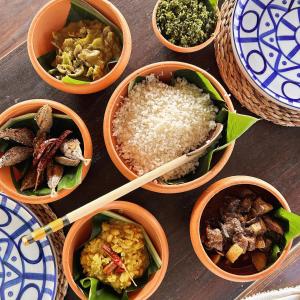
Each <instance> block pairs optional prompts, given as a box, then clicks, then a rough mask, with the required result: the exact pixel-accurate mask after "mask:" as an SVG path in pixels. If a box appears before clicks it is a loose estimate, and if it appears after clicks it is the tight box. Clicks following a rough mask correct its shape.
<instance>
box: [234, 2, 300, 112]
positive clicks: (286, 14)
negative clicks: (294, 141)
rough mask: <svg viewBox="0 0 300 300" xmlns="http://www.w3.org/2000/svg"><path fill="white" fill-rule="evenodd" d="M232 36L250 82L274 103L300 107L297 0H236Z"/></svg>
mask: <svg viewBox="0 0 300 300" xmlns="http://www.w3.org/2000/svg"><path fill="white" fill-rule="evenodd" d="M231 38H232V45H233V51H234V54H235V57H236V60H237V62H238V64H239V66H240V68H241V70H242V72H243V73H244V74H245V76H246V77H247V78H248V79H249V81H250V82H251V83H252V85H253V86H254V87H255V88H256V89H258V90H259V91H260V92H262V93H263V94H264V95H265V96H266V97H268V98H269V99H270V100H272V101H275V102H276V103H277V104H280V105H283V106H285V107H288V108H290V109H296V110H300V0H237V1H236V5H235V8H234V11H233V15H232V22H231Z"/></svg>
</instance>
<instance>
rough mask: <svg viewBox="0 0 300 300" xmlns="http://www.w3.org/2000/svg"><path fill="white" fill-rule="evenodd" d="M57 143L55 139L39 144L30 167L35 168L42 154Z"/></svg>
mask: <svg viewBox="0 0 300 300" xmlns="http://www.w3.org/2000/svg"><path fill="white" fill-rule="evenodd" d="M56 141H57V138H53V139H49V140H46V141H44V142H42V143H41V144H40V146H39V147H38V148H37V149H36V151H35V153H34V154H35V157H34V159H33V162H32V165H33V166H34V167H35V166H36V165H37V164H38V162H39V160H40V159H41V157H42V156H43V154H44V153H45V152H46V150H48V149H49V148H50V147H52V146H53V145H54V144H55V142H56Z"/></svg>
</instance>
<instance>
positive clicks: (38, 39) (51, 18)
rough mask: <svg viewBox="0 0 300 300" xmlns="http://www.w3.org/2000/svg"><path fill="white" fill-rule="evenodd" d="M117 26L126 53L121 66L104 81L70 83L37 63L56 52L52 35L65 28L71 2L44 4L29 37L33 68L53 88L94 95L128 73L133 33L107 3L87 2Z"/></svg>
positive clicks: (121, 17)
mask: <svg viewBox="0 0 300 300" xmlns="http://www.w3.org/2000/svg"><path fill="white" fill-rule="evenodd" d="M87 2H89V3H90V4H91V5H92V6H94V7H95V8H96V9H98V10H99V11H101V13H103V14H104V15H105V16H106V17H107V18H109V19H110V20H111V21H112V22H113V23H115V24H116V25H117V26H118V27H119V28H120V29H121V30H122V32H123V50H122V53H121V56H120V58H119V60H118V63H117V64H116V65H115V66H114V68H113V69H112V70H111V71H110V72H109V73H108V74H106V75H105V76H103V77H102V78H100V79H98V80H96V81H93V82H89V83H87V84H80V85H76V84H67V83H64V82H62V81H61V80H58V79H56V78H55V77H53V76H51V75H50V74H49V73H48V72H47V71H46V70H45V69H44V68H43V67H42V66H41V65H40V63H39V62H38V59H37V58H38V57H39V56H41V55H43V54H45V53H47V52H48V51H50V50H52V49H53V46H52V45H51V36H52V32H54V31H57V30H60V29H61V28H63V27H64V25H65V22H66V18H67V15H68V13H69V10H70V5H71V4H70V0H52V1H49V2H48V3H47V4H46V5H44V6H43V7H42V8H41V9H40V10H39V11H38V13H37V14H36V15H35V17H34V19H33V20H32V23H31V25H30V28H29V31H28V37H27V48H28V54H29V58H30V61H31V63H32V66H33V67H34V69H35V71H36V72H37V73H38V75H39V76H40V77H41V78H42V79H43V80H44V81H46V82H47V83H48V84H49V85H51V86H53V87H54V88H56V89H58V90H61V91H63V92H66V93H73V94H91V93H95V92H98V91H101V90H103V89H105V88H106V87H108V86H109V85H111V84H113V83H114V82H115V81H116V80H117V79H118V78H119V77H120V76H121V74H122V73H123V71H124V70H125V68H126V66H127V64H128V61H129V58H130V54H131V47H132V42H131V34H130V30H129V27H128V24H127V22H126V20H125V18H124V17H123V15H122V14H121V13H120V11H119V10H118V9H117V8H116V7H115V6H114V5H113V4H112V3H111V2H109V1H106V0H87Z"/></svg>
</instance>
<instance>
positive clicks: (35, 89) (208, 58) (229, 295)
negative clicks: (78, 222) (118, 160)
mask: <svg viewBox="0 0 300 300" xmlns="http://www.w3.org/2000/svg"><path fill="white" fill-rule="evenodd" d="M15 2H17V1H15ZM20 2H21V1H20ZM24 2H25V1H24ZM28 2H29V1H28ZM113 2H114V3H115V4H116V5H117V6H118V8H119V9H120V10H121V11H122V13H123V14H124V16H125V18H126V19H127V21H128V23H129V26H130V29H131V32H132V36H133V51H132V56H131V59H130V62H129V65H128V67H127V69H126V71H125V73H124V74H123V76H122V78H121V79H119V80H118V81H117V82H115V83H114V84H113V85H112V86H111V87H109V88H108V89H106V90H105V91H103V92H101V93H97V94H93V95H85V96H79V95H70V94H65V93H62V92H60V91H57V90H55V89H53V88H52V87H50V86H48V85H47V84H46V83H44V82H43V81H42V80H41V79H40V78H39V77H38V75H37V74H36V73H35V71H34V70H33V68H32V66H31V64H30V61H29V59H28V55H27V50H26V44H24V45H22V46H21V47H19V48H17V49H16V50H14V51H13V52H12V53H10V54H9V55H8V56H6V57H5V58H4V59H2V60H1V61H0V68H1V70H5V72H1V75H0V112H2V111H4V110H5V109H6V108H8V107H9V106H11V105H13V104H15V103H17V102H20V101H23V100H27V99H34V98H47V99H52V100H56V101H60V102H62V103H64V104H66V105H68V106H70V107H71V108H72V109H74V110H75V111H76V112H77V113H78V114H79V115H80V116H81V117H82V119H83V120H84V121H85V122H86V124H87V126H88V128H89V130H90V132H91V136H92V140H93V147H94V160H93V163H92V167H91V170H90V172H89V174H88V175H87V178H86V179H85V181H84V182H83V183H82V185H81V186H80V187H78V189H77V190H76V191H74V192H73V193H72V194H71V195H70V196H68V197H66V198H65V199H63V200H62V201H59V202H57V203H55V204H53V205H51V207H52V208H53V209H54V211H55V212H56V213H57V215H58V216H62V215H64V214H65V213H67V212H69V211H71V210H73V209H75V208H77V207H80V206H81V205H83V204H85V203H87V202H89V201H91V200H93V199H94V198H96V197H98V196H100V195H103V194H105V193H107V192H109V191H111V190H112V189H114V188H116V187H118V186H120V185H122V184H124V183H126V182H127V181H126V179H125V178H124V177H123V176H122V175H121V174H120V173H119V172H118V170H117V169H116V168H115V167H114V165H113V163H112V162H111V160H110V158H109V156H108V154H107V152H106V149H105V145H104V140H103V134H102V121H103V115H104V111H105V107H106V104H107V102H108V100H109V98H110V95H111V94H112V92H113V91H114V89H115V88H116V86H117V85H118V84H119V83H120V81H121V80H122V79H123V78H124V77H125V76H126V75H128V74H129V73H131V72H132V71H134V70H136V69H137V68H139V67H142V66H144V65H146V64H149V63H153V62H159V61H164V60H178V61H185V62H189V63H193V64H195V65H197V66H199V67H201V68H203V69H205V70H207V71H208V72H210V73H212V74H213V75H214V76H215V77H216V78H218V79H219V80H220V76H219V73H218V68H217V65H216V63H215V57H214V51H213V46H210V47H208V48H206V49H204V50H203V51H200V52H198V53H194V54H185V55H184V54H176V53H173V52H171V51H169V50H168V49H166V48H164V47H163V46H162V45H161V44H160V43H159V42H158V41H157V39H156V37H155V36H154V34H153V32H152V28H151V13H152V9H153V7H154V5H155V0H147V1H140V0H131V1H124V0H115V1H113ZM26 3H27V1H26ZM233 102H234V105H235V107H236V109H237V111H238V112H243V113H245V112H247V111H246V110H245V109H243V108H242V107H241V106H240V105H239V103H238V102H237V101H233ZM0 122H1V120H0ZM299 137H300V135H299V129H297V128H284V127H280V126H276V125H273V124H271V123H269V122H266V121H261V122H259V123H258V124H257V125H255V126H254V127H253V128H252V129H251V130H249V132H247V133H246V134H245V135H244V136H243V137H241V138H240V140H239V141H238V142H237V143H236V147H235V150H234V152H233V155H232V157H231V159H230V161H229V162H228V164H227V165H226V166H225V168H224V169H223V171H222V172H221V173H220V174H219V175H218V176H217V178H215V179H214V180H212V181H211V182H210V183H212V182H214V181H216V180H217V179H220V178H223V177H226V176H232V175H241V174H243V175H251V176H256V177H259V178H261V179H264V180H266V181H268V182H269V183H271V184H273V185H274V186H275V187H276V188H278V189H279V190H280V191H281V192H282V193H283V195H284V196H285V197H286V199H287V201H288V202H289V204H290V206H291V208H292V209H293V210H294V211H295V212H298V213H300V181H299V177H300V161H299V153H300V139H299ZM207 186H208V185H206V186H204V187H201V188H198V189H196V190H194V191H191V192H187V193H183V194H178V195H163V194H156V193H152V192H149V191H145V190H143V189H139V190H137V191H135V192H133V193H131V194H129V195H128V196H126V197H124V199H127V200H129V201H132V202H135V203H137V204H139V205H142V206H143V207H145V208H146V209H148V210H149V211H150V212H151V213H153V214H154V215H155V216H156V218H157V219H158V220H159V222H160V223H161V224H162V226H163V228H164V229H165V231H166V234H167V237H168V241H169V247H170V265H169V268H168V272H167V275H166V277H165V280H164V281H163V283H162V284H161V286H160V288H159V289H158V291H157V292H156V293H155V294H154V295H153V296H152V297H151V299H153V300H160V299H161V300H162V299H163V300H182V299H189V300H199V299H209V300H211V299H233V298H234V297H235V296H237V295H238V294H239V293H240V292H242V291H243V290H244V289H245V288H246V287H247V286H248V284H240V283H231V282H227V281H224V280H222V279H220V278H218V277H216V276H214V275H213V274H211V273H210V272H209V271H207V270H206V269H205V268H204V267H203V265H202V264H201V263H200V262H199V260H198V259H197V257H196V255H195V253H194V251H193V248H192V245H191V242H190V238H189V220H190V214H191V211H192V207H193V205H194V203H195V201H196V199H197V198H198V197H199V195H200V194H201V192H202V191H203V190H204V189H205V188H206V187H207ZM298 273H299V272H298ZM299 277H300V273H299V274H298V278H299ZM66 299H67V300H73V299H76V297H75V296H74V294H73V293H72V292H71V291H69V292H68V295H67V297H66Z"/></svg>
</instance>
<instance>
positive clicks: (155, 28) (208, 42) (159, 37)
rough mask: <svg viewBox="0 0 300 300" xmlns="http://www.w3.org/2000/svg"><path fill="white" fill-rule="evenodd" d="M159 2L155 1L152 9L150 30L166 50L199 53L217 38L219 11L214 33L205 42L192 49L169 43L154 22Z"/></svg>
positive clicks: (219, 25)
mask: <svg viewBox="0 0 300 300" xmlns="http://www.w3.org/2000/svg"><path fill="white" fill-rule="evenodd" d="M159 3H160V0H158V1H157V3H156V5H155V7H154V9H153V13H152V28H153V31H154V33H155V35H156V37H157V38H158V40H159V41H160V42H161V43H162V44H163V45H164V46H166V47H167V48H169V49H170V50H173V51H175V52H180V53H192V52H196V51H199V50H201V49H203V48H205V47H206V46H208V45H209V44H211V43H212V41H213V40H214V39H215V37H216V36H217V34H218V33H219V32H220V28H221V17H220V11H219V9H218V10H217V17H218V20H217V24H216V28H215V31H214V32H213V33H212V35H211V37H210V38H209V39H208V40H206V41H205V42H203V43H201V44H200V45H197V46H193V47H181V46H177V45H174V44H173V43H171V42H169V41H168V40H167V39H166V38H165V37H164V36H163V35H162V34H161V32H160V30H159V29H158V27H157V22H156V13H157V9H158V6H159Z"/></svg>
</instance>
